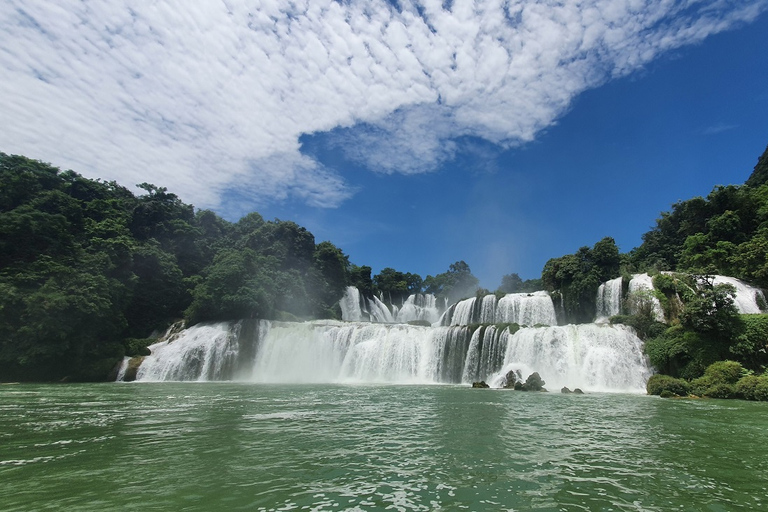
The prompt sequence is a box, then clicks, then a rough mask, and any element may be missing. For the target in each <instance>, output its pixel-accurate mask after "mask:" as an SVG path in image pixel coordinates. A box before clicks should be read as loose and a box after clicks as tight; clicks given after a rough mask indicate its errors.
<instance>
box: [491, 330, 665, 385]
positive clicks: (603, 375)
mask: <svg viewBox="0 0 768 512" xmlns="http://www.w3.org/2000/svg"><path fill="white" fill-rule="evenodd" d="M642 347H643V343H642V341H641V340H640V338H638V337H637V335H635V333H634V330H632V329H631V328H629V327H625V326H623V325H615V326H613V325H598V324H584V325H566V326H562V327H544V328H537V329H520V330H519V331H518V332H516V333H515V334H514V335H512V336H511V337H509V339H508V340H507V350H506V355H505V358H504V366H503V368H502V370H501V371H500V372H498V373H497V374H495V375H494V376H493V377H491V379H490V380H489V381H488V383H489V384H491V385H492V386H500V385H501V383H502V380H503V379H504V376H505V375H506V373H507V372H508V371H510V370H520V373H521V374H522V375H523V377H525V376H527V375H529V374H530V372H531V371H537V372H539V375H541V377H542V379H543V380H544V381H545V382H546V384H545V387H546V388H547V389H549V390H558V389H560V388H561V387H563V386H567V387H569V388H571V389H573V388H575V387H579V388H581V389H583V390H585V391H624V392H633V393H641V392H645V384H646V382H647V380H648V378H649V377H650V375H651V370H650V368H649V366H648V362H647V360H646V357H645V355H644V354H643V349H642Z"/></svg>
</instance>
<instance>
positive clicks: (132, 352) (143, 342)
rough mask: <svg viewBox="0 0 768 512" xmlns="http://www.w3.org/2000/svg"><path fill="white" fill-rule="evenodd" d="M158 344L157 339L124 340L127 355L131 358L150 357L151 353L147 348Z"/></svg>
mask: <svg viewBox="0 0 768 512" xmlns="http://www.w3.org/2000/svg"><path fill="white" fill-rule="evenodd" d="M153 343H157V339H155V338H126V339H125V340H123V345H125V355H126V356H129V357H135V356H148V355H149V354H150V353H151V352H150V351H149V349H148V348H147V347H149V346H150V345H152V344H153Z"/></svg>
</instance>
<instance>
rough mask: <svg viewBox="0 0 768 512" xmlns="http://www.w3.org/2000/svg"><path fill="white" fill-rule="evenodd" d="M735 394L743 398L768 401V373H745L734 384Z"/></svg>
mask: <svg viewBox="0 0 768 512" xmlns="http://www.w3.org/2000/svg"><path fill="white" fill-rule="evenodd" d="M735 392H736V396H737V397H738V398H743V399H745V400H760V401H768V375H763V376H761V377H758V376H757V375H747V376H746V377H742V378H741V380H739V382H737V383H736V386H735Z"/></svg>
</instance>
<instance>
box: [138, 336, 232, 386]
mask: <svg viewBox="0 0 768 512" xmlns="http://www.w3.org/2000/svg"><path fill="white" fill-rule="evenodd" d="M240 327H241V323H240V322H237V323H234V324H233V323H231V322H219V323H215V324H198V325H195V326H193V327H190V328H189V329H186V330H185V331H183V332H182V333H181V334H180V336H179V337H178V338H176V339H174V340H169V341H161V342H159V343H155V344H154V345H150V346H149V350H150V351H151V352H152V354H151V355H149V356H147V357H146V358H145V359H144V362H143V363H142V364H141V366H140V367H139V371H138V373H137V374H136V380H143V381H164V380H199V381H207V380H228V379H232V378H233V377H234V370H235V368H236V358H237V356H238V353H239V351H240V350H239V346H238V338H239V331H240Z"/></svg>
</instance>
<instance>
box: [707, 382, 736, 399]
mask: <svg viewBox="0 0 768 512" xmlns="http://www.w3.org/2000/svg"><path fill="white" fill-rule="evenodd" d="M702 394H703V395H704V396H707V397H709V398H734V397H735V396H736V389H735V388H734V386H733V385H731V384H725V383H722V382H720V383H717V384H715V385H713V386H710V387H708V388H707V389H706V390H705V391H704V393H702Z"/></svg>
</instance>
